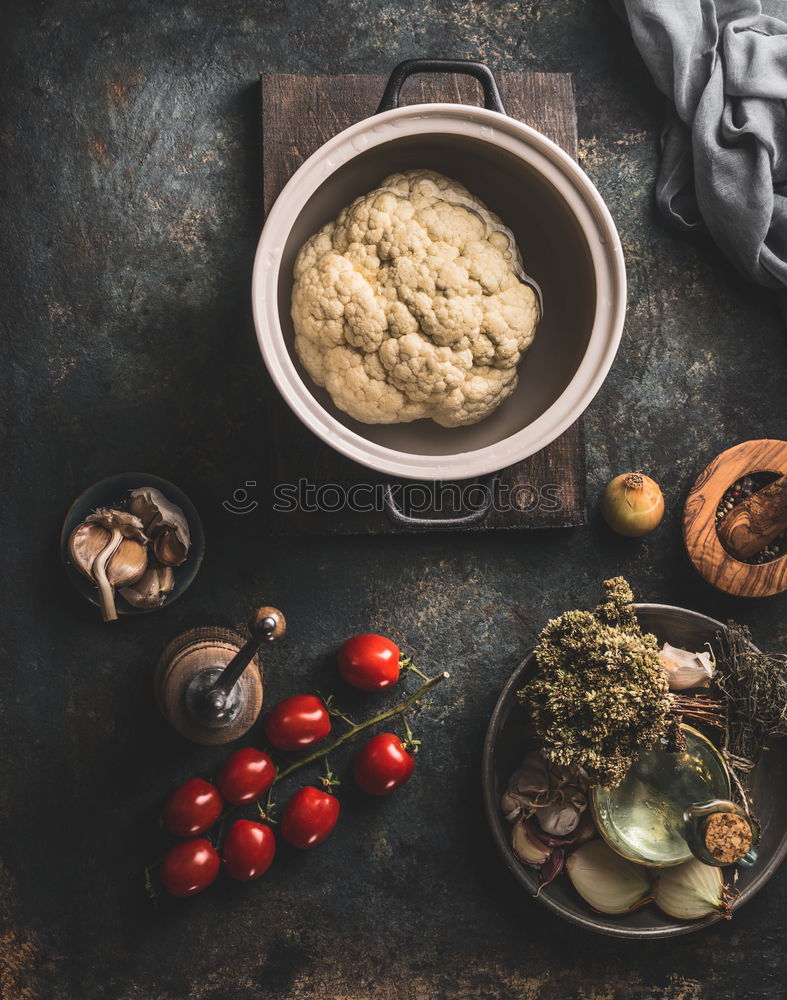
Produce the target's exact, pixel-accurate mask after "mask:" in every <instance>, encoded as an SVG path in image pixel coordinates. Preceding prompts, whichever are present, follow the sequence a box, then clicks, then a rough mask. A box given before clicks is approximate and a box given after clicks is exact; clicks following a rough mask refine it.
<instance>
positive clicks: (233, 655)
mask: <svg viewBox="0 0 787 1000" xmlns="http://www.w3.org/2000/svg"><path fill="white" fill-rule="evenodd" d="M285 630H286V622H285V619H284V615H283V614H282V613H281V611H279V610H278V609H277V608H271V607H267V606H264V607H260V608H258V609H257V610H256V611H255V612H254V614H253V615H252V616H251V620H250V621H249V632H250V638H249V639H248V640H247V641H246V642H244V641H243V639H242V638H241V636H239V635H238V634H237V633H236V632H232V631H230V630H229V629H223V628H218V627H214V628H211V627H207V628H197V629H191V630H190V631H189V632H184V633H183V634H182V635H179V636H177V638H175V639H173V640H172V642H171V643H170V644H169V645H168V646H167V648H166V649H165V650H164V652H163V653H162V654H161V657H160V658H159V661H158V664H157V666H156V673H155V682H154V683H155V693H156V701H157V703H158V705H159V708H160V709H161V711H162V713H163V715H164V716H165V718H166V719H167V720H168V721H169V722H170V723H171V725H172V726H173V727H174V728H175V729H176V730H177V731H178V732H179V733H180V734H181V735H183V736H185V737H187V738H188V739H190V740H194V741H195V742H197V743H206V744H221V743H230V742H232V741H233V740H236V739H238V738H239V737H240V736H242V735H243V734H244V733H245V732H247V731H248V729H249V728H250V727H251V726H252V725H254V723H255V722H256V720H257V718H258V716H259V713H260V709H261V707H262V663H261V662H260V658H259V656H258V651H259V648H260V646H262V645H263V644H265V643H272V642H275V641H276V640H277V639H280V638H281V637H282V636H283V635H284V632H285Z"/></svg>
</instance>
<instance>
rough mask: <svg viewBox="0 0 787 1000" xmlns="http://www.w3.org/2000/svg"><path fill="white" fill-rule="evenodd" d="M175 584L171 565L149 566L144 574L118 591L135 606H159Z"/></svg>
mask: <svg viewBox="0 0 787 1000" xmlns="http://www.w3.org/2000/svg"><path fill="white" fill-rule="evenodd" d="M174 586H175V574H174V573H173V572H172V567H171V566H156V565H153V566H149V567H148V569H147V570H146V571H145V574H144V576H142V577H140V579H139V580H137V581H136V583H134V584H132V586H130V587H124V588H123V589H122V590H121V591H120V593H121V595H122V596H123V597H124V598H125V599H126V600H127V601H128V603H129V604H130V605H132V607H135V608H160V607H161V605H162V604H163V603H164V601H166V599H167V597H169V595H170V593H171V592H172V588H173V587H174Z"/></svg>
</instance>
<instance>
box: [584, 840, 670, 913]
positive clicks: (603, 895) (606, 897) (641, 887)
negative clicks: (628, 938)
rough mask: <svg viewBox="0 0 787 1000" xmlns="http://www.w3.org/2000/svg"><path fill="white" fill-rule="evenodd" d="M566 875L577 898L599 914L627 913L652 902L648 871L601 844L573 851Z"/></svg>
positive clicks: (601, 842) (592, 841) (586, 845)
mask: <svg viewBox="0 0 787 1000" xmlns="http://www.w3.org/2000/svg"><path fill="white" fill-rule="evenodd" d="M566 871H567V872H568V877H569V878H570V879H571V881H572V883H573V885H574V888H575V889H576V890H577V892H578V893H579V895H580V896H581V897H582V898H583V899H584V900H585V902H586V903H588V904H589V905H590V906H592V907H593V909H594V910H598V911H599V912H600V913H628V912H630V911H631V910H636V908H637V907H638V906H642V905H643V904H644V903H647V902H648V901H649V900H650V899H651V894H650V888H651V886H650V878H649V876H648V871H647V869H646V868H644V867H643V866H642V865H635V864H634V863H633V862H631V861H627V860H626V859H625V858H622V857H621V856H620V855H619V854H616V853H615V852H614V851H613V850H612V848H611V847H607V845H606V844H605V843H604V841H603V840H591V841H590V842H589V843H587V844H583V845H582V846H581V847H578V848H577V849H576V850H575V851H573V852H572V853H571V854H570V855H569V857H568V860H567V861H566Z"/></svg>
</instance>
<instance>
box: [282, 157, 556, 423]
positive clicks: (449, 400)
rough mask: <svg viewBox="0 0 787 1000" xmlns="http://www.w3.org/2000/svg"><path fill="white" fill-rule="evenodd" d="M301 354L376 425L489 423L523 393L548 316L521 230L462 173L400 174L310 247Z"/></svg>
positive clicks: (298, 291) (334, 392)
mask: <svg viewBox="0 0 787 1000" xmlns="http://www.w3.org/2000/svg"><path fill="white" fill-rule="evenodd" d="M294 273H295V285H294V288H293V294H292V319H293V323H294V326H295V349H296V351H297V353H298V357H299V358H300V360H301V363H302V364H303V366H304V368H305V369H306V371H307V372H308V373H309V375H310V376H311V377H312V379H314V381H315V382H316V383H317V384H318V385H320V386H324V387H325V388H326V389H327V391H328V392H329V393H330V395H331V398H332V399H333V401H334V403H335V404H336V406H338V407H339V409H341V410H343V411H344V412H345V413H348V414H349V415H350V416H352V417H354V418H355V419H356V420H360V421H362V422H363V423H367V424H394V423H406V422H408V421H411V420H420V419H422V418H424V417H427V418H431V419H432V420H434V421H436V422H437V423H438V424H442V425H443V426H445V427H459V426H462V425H464V424H473V423H477V422H478V421H479V420H483V419H484V417H487V416H489V414H490V413H492V412H493V411H494V410H495V409H496V408H497V407H498V406H499V405H500V403H502V402H503V400H504V399H506V398H507V397H508V396H510V395H511V393H512V392H513V391H514V389H515V388H516V385H517V372H516V368H517V365H518V364H519V361H520V359H521V357H522V354H523V353H524V352H525V351H526V350H527V349H528V347H529V346H530V344H531V343H532V341H533V336H534V333H535V327H536V323H537V322H538V319H539V309H538V302H537V300H536V296H535V293H534V291H533V288H532V287H531V286H530V285H529V284H527V283H526V282H525V281H524V280H523V279H524V271H523V268H522V260H521V257H520V255H519V250H518V248H517V246H516V244H515V242H514V238H513V236H512V234H511V233H510V232H509V231H508V230H507V229H506V228H505V227H504V226H503V224H502V222H501V221H500V219H498V218H497V216H496V215H494V214H493V213H492V212H490V211H489V210H488V209H487V208H486V206H485V205H483V204H482V202H480V201H479V200H478V199H477V198H475V197H473V195H471V194H470V193H469V192H468V191H467V189H466V188H464V187H463V186H462V185H461V184H459V183H458V182H457V181H454V180H451V179H450V178H448V177H444V176H442V175H441V174H438V173H435V172H434V171H431V170H410V171H407V172H406V173H401V174H392V175H391V176H390V177H387V178H386V179H385V180H384V181H383V182H382V184H381V185H380V186H379V187H378V188H377V189H375V190H374V191H371V192H370V193H369V194H367V195H364V196H362V197H360V198H356V199H355V201H353V202H352V203H351V204H350V205H348V206H346V208H344V209H342V211H341V212H340V213H339V216H338V218H337V219H336V221H335V222H329V223H328V224H327V225H325V226H323V227H322V229H321V230H320V231H319V232H317V233H315V234H314V236H312V237H311V238H310V239H308V240H307V241H306V243H305V244H304V245H303V246H302V247H301V249H300V251H299V253H298V257H297V259H296V261H295V269H294Z"/></svg>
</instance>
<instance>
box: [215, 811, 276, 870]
mask: <svg viewBox="0 0 787 1000" xmlns="http://www.w3.org/2000/svg"><path fill="white" fill-rule="evenodd" d="M275 853H276V837H275V836H274V834H273V830H271V828H270V827H269V826H265V824H264V823H252V821H251V820H249V819H238V820H235V822H234V823H233V824H232V826H231V827H230V829H229V831H228V833H227V836H226V838H225V840H224V866H225V868H226V869H227V874H228V875H231V876H232V877H233V878H236V879H237V880H238V881H239V882H251V880H252V879H255V878H259V877H260V875H264V874H265V872H266V871H267V870H268V869H269V868H270V866H271V862H272V861H273V855H274V854H275Z"/></svg>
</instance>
